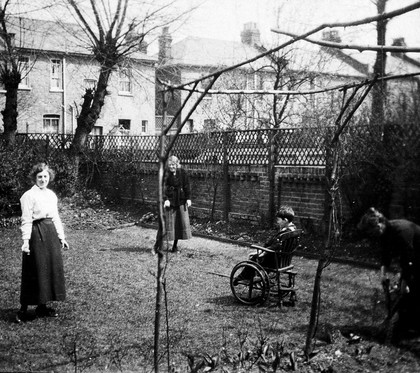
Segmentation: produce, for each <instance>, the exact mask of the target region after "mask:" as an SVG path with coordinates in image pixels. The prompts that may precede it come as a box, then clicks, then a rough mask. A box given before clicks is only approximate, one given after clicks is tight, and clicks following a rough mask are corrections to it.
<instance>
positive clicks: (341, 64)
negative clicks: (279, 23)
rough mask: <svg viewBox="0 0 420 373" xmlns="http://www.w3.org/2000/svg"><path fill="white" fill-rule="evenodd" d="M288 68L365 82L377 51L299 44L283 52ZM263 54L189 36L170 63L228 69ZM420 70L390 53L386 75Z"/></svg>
mask: <svg viewBox="0 0 420 373" xmlns="http://www.w3.org/2000/svg"><path fill="white" fill-rule="evenodd" d="M284 53H285V58H286V59H287V61H288V68H289V69H290V70H293V71H308V72H312V73H314V74H326V75H335V76H342V77H348V78H353V79H365V78H366V77H368V76H369V75H370V74H372V72H373V65H374V63H375V58H376V53H375V52H368V51H367V52H362V53H360V52H357V51H354V50H338V49H331V48H326V47H321V46H318V45H316V44H311V43H307V42H305V41H298V42H296V43H294V44H292V45H291V46H289V47H287V48H285V49H284ZM259 54H261V50H259V49H257V48H255V47H252V46H250V45H247V44H243V43H241V42H235V41H226V40H216V39H209V38H200V37H187V38H185V39H183V40H181V41H179V42H176V43H174V44H173V45H172V47H171V57H172V58H171V60H170V62H169V64H179V65H187V66H194V67H226V66H232V65H235V64H238V63H240V62H243V61H246V60H248V59H251V58H253V57H255V56H257V55H259ZM252 65H253V66H252V67H253V68H254V69H255V68H259V67H261V66H264V65H269V61H268V59H267V58H262V59H260V60H258V61H255V62H253V63H252ZM418 71H420V61H418V60H416V59H413V58H407V57H406V56H404V55H395V54H390V53H389V54H388V58H387V63H386V73H387V75H394V74H406V73H414V72H418Z"/></svg>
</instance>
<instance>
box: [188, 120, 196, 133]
mask: <svg viewBox="0 0 420 373" xmlns="http://www.w3.org/2000/svg"><path fill="white" fill-rule="evenodd" d="M186 124H187V129H188V132H190V133H193V132H194V121H193V120H192V119H188V120H187V123H186Z"/></svg>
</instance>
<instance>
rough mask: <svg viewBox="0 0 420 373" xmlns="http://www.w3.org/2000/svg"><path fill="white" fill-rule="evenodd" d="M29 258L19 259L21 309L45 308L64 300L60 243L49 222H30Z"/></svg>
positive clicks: (51, 223)
mask: <svg viewBox="0 0 420 373" xmlns="http://www.w3.org/2000/svg"><path fill="white" fill-rule="evenodd" d="M29 249H30V254H29V255H28V254H26V253H23V256H22V284H21V292H20V303H21V304H22V305H38V304H46V303H47V302H48V301H62V300H65V298H66V289H65V281H64V268H63V258H62V256H61V243H60V240H59V238H58V235H57V231H56V229H55V226H54V223H53V222H52V220H51V219H41V220H36V221H34V222H33V226H32V234H31V239H30V240H29Z"/></svg>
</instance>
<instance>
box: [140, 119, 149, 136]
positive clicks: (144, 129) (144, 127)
mask: <svg viewBox="0 0 420 373" xmlns="http://www.w3.org/2000/svg"><path fill="white" fill-rule="evenodd" d="M148 124H149V123H148V121H147V120H142V121H141V132H143V133H146V132H147V127H148Z"/></svg>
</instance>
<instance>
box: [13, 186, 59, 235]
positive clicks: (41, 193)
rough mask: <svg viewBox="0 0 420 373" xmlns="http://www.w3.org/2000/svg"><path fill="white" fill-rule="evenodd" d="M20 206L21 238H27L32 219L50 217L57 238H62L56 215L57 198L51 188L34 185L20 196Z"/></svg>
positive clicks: (29, 233)
mask: <svg viewBox="0 0 420 373" xmlns="http://www.w3.org/2000/svg"><path fill="white" fill-rule="evenodd" d="M20 206H21V208H22V224H21V228H20V229H21V231H22V239H24V240H29V239H30V238H31V232H32V222H33V221H34V220H39V219H44V218H51V219H52V221H53V223H54V225H55V229H56V230H57V234H58V238H59V239H60V240H64V238H65V237H64V229H63V224H62V223H61V219H60V216H59V215H58V199H57V196H56V194H55V193H54V192H53V191H52V190H51V189H40V188H39V187H38V186H36V185H34V186H33V187H32V188H31V189H29V190H28V191H26V192H25V193H24V194H23V196H22V197H21V198H20Z"/></svg>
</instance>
